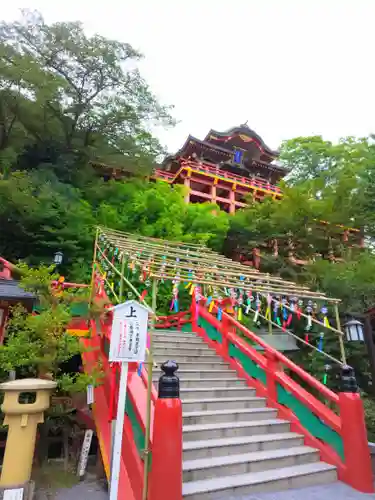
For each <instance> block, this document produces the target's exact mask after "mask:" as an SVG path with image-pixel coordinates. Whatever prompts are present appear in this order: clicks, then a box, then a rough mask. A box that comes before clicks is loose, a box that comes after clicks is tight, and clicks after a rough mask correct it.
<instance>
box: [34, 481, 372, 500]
mask: <svg viewBox="0 0 375 500" xmlns="http://www.w3.org/2000/svg"><path fill="white" fill-rule="evenodd" d="M108 498H109V497H108V493H107V492H106V491H104V489H103V487H102V485H100V484H98V483H95V482H91V481H87V482H84V483H80V484H77V485H76V486H74V487H73V488H70V489H67V488H66V489H61V490H59V491H57V492H56V493H55V494H54V496H52V497H50V496H46V497H45V499H46V500H47V499H48V500H50V499H51V500H52V499H53V500H77V499H79V500H108ZM301 499H303V500H375V494H364V493H359V492H358V491H355V490H353V489H352V488H349V486H346V485H345V484H343V483H333V484H328V485H325V486H311V487H308V488H303V489H298V490H289V491H280V492H279V493H256V494H254V495H247V496H235V497H234V496H230V497H223V500H301ZM38 500H39V499H38ZM40 500H44V498H42V497H40Z"/></svg>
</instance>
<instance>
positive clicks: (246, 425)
mask: <svg viewBox="0 0 375 500" xmlns="http://www.w3.org/2000/svg"><path fill="white" fill-rule="evenodd" d="M182 431H183V440H184V441H200V440H202V439H220V438H225V437H235V436H255V435H257V434H258V435H259V434H269V433H280V432H289V431H290V424H289V422H286V421H285V420H280V419H267V420H249V421H243V422H222V423H216V424H215V423H213V424H197V425H183V427H182Z"/></svg>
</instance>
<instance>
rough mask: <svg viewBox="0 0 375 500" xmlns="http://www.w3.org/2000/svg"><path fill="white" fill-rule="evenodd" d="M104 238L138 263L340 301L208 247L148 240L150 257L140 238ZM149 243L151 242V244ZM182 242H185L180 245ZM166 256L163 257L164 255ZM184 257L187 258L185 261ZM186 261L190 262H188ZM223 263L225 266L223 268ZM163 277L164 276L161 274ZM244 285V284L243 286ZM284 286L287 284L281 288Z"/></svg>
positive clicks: (230, 284)
mask: <svg viewBox="0 0 375 500" xmlns="http://www.w3.org/2000/svg"><path fill="white" fill-rule="evenodd" d="M105 238H106V239H107V240H108V241H109V242H110V243H111V245H112V246H115V247H116V248H119V250H120V251H125V252H128V253H129V254H130V253H131V252H133V253H134V254H138V255H135V256H134V257H136V258H135V259H134V262H135V261H136V262H138V263H143V264H145V265H146V264H150V265H152V264H160V265H161V264H162V263H164V264H165V266H166V268H167V267H169V268H176V267H177V265H178V267H179V268H180V269H185V270H192V271H197V273H198V271H199V272H201V273H211V274H215V273H216V274H222V275H225V276H231V277H235V276H237V277H238V281H237V280H235V281H234V282H233V281H232V282H229V280H228V284H227V286H228V287H241V288H242V287H243V286H242V285H243V283H240V280H239V277H240V276H241V277H244V278H245V279H248V280H251V281H256V282H259V281H264V282H266V283H267V284H268V283H269V284H271V283H272V284H275V285H278V286H280V290H276V289H273V292H274V293H279V294H283V292H284V291H285V294H286V295H291V294H293V293H294V294H296V295H299V294H300V293H301V292H303V294H304V296H305V298H308V294H310V298H316V299H321V300H326V301H327V302H332V303H337V302H339V300H338V299H332V298H329V297H327V296H325V295H324V294H322V293H319V292H312V291H310V290H309V289H308V288H307V287H301V286H299V285H297V284H295V283H293V282H290V281H286V280H283V279H282V278H276V277H272V276H271V275H269V274H265V273H260V272H259V271H256V270H252V271H249V270H248V268H247V267H246V266H243V265H242V264H240V263H236V262H234V261H232V260H230V259H228V258H226V257H221V256H219V255H218V254H215V253H214V252H212V251H210V250H209V249H206V250H205V252H204V254H202V253H200V252H196V251H195V250H194V251H193V253H191V249H190V248H186V247H182V248H178V250H180V252H178V251H177V249H172V251H169V250H170V248H169V243H170V242H165V244H164V246H161V245H159V244H157V245H155V244H154V243H152V244H150V243H148V242H147V243H146V245H148V246H146V247H145V248H142V249H141V250H142V252H143V253H146V252H147V253H148V255H149V258H145V257H143V256H141V255H139V253H140V247H139V241H138V240H135V241H134V240H131V239H124V238H122V239H121V240H119V239H118V238H114V239H113V240H111V239H110V234H106V236H105ZM150 245H152V246H151V247H150ZM181 246H182V245H181ZM181 251H188V254H186V255H182V254H181ZM207 254H209V257H207ZM163 257H164V259H163ZM169 257H171V258H174V260H173V262H171V260H170V259H169ZM184 261H185V262H184ZM186 261H187V262H186ZM194 261H195V262H196V264H194V263H193V262H194ZM202 264H207V265H202ZM218 266H222V267H223V269H220V267H218ZM228 268H229V269H230V270H229V271H228ZM165 277H166V278H167V279H168V278H174V277H171V276H169V277H168V276H165ZM161 278H163V276H161ZM240 285H241V286H240ZM282 286H284V288H282Z"/></svg>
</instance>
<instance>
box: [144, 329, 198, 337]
mask: <svg viewBox="0 0 375 500" xmlns="http://www.w3.org/2000/svg"><path fill="white" fill-rule="evenodd" d="M152 336H153V338H156V337H164V336H165V337H178V338H180V339H185V338H186V339H193V338H195V339H200V338H201V337H199V335H197V334H196V333H193V332H182V331H180V330H161V329H159V328H157V329H156V330H155V331H154V332H153V334H152Z"/></svg>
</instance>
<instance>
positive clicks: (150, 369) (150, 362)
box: [142, 279, 158, 500]
mask: <svg viewBox="0 0 375 500" xmlns="http://www.w3.org/2000/svg"><path fill="white" fill-rule="evenodd" d="M157 293H158V281H157V280H156V279H154V280H153V282H152V302H151V307H152V309H153V310H154V311H156V298H157ZM154 331H155V317H153V318H152V319H151V328H150V337H149V338H150V342H149V352H148V360H147V361H148V367H147V374H148V380H147V400H146V401H147V402H146V429H145V449H144V466H143V472H144V475H143V491H142V500H147V493H148V474H149V470H150V450H149V444H150V434H151V391H152V372H153V366H154V359H153V336H154Z"/></svg>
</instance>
